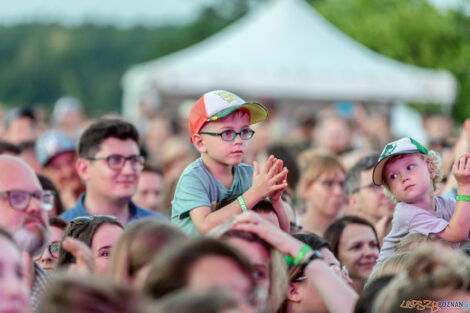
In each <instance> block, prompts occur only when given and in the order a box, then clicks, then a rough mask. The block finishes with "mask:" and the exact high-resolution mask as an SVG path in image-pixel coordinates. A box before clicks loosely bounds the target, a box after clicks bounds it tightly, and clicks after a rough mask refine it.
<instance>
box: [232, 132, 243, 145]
mask: <svg viewBox="0 0 470 313" xmlns="http://www.w3.org/2000/svg"><path fill="white" fill-rule="evenodd" d="M242 143H243V140H242V137H241V135H240V134H236V135H235V139H233V144H237V145H241V144H242Z"/></svg>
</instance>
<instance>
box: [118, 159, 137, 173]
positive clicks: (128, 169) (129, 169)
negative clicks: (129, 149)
mask: <svg viewBox="0 0 470 313" xmlns="http://www.w3.org/2000/svg"><path fill="white" fill-rule="evenodd" d="M135 172H136V170H134V169H133V168H132V164H131V161H130V160H125V161H124V165H123V166H122V168H121V173H122V174H127V175H132V174H134V173H135Z"/></svg>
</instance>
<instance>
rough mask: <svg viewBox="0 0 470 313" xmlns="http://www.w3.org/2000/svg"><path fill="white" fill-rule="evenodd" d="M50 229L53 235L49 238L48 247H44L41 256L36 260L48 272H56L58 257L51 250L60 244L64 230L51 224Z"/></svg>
mask: <svg viewBox="0 0 470 313" xmlns="http://www.w3.org/2000/svg"><path fill="white" fill-rule="evenodd" d="M49 229H50V232H51V237H50V238H49V242H48V245H47V248H46V249H44V252H43V253H42V255H41V257H40V258H39V259H38V260H36V262H38V263H39V265H41V267H42V268H43V269H44V270H45V271H46V272H54V270H55V269H56V266H57V260H58V259H57V254H56V255H55V256H54V255H52V254H51V250H54V248H55V247H57V246H60V242H61V240H62V236H63V235H64V230H63V229H62V228H59V227H56V226H50V227H49ZM49 247H51V248H49Z"/></svg>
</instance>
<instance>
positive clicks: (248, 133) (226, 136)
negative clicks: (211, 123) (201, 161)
mask: <svg viewBox="0 0 470 313" xmlns="http://www.w3.org/2000/svg"><path fill="white" fill-rule="evenodd" d="M199 133H200V134H204V135H210V136H220V138H222V140H223V141H233V140H235V138H236V137H237V135H239V136H240V138H241V139H242V140H250V139H251V138H252V137H253V135H254V134H255V131H254V130H253V129H251V128H244V129H242V130H240V131H239V132H236V131H234V130H233V129H227V130H224V131H223V132H220V133H211V132H199Z"/></svg>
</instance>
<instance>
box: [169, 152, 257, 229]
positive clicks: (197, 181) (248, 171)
mask: <svg viewBox="0 0 470 313" xmlns="http://www.w3.org/2000/svg"><path fill="white" fill-rule="evenodd" d="M233 169H234V178H233V183H232V186H231V187H230V189H227V188H225V187H224V186H223V185H222V184H221V183H220V182H219V181H218V180H216V179H215V178H214V176H212V174H211V173H209V171H208V170H207V168H206V167H205V166H204V164H203V163H202V159H201V158H199V159H197V160H196V161H194V162H192V163H191V164H189V165H188V166H187V167H186V168H185V169H184V171H183V173H182V174H181V177H180V179H179V180H178V184H177V185H176V190H175V196H174V198H173V201H172V202H171V204H172V207H171V222H172V223H174V224H175V225H176V226H178V227H179V228H181V229H182V230H183V231H184V232H185V233H187V234H188V235H192V236H198V235H199V232H198V231H197V230H196V227H194V224H193V221H192V220H191V217H190V216H189V211H191V210H192V209H194V208H197V207H201V206H208V207H212V203H213V202H217V203H220V202H221V201H222V200H223V199H225V198H227V197H230V196H232V195H236V194H240V193H243V192H245V191H247V190H248V189H249V188H250V187H251V184H252V180H253V167H252V166H251V165H248V164H243V163H240V164H238V165H235V166H234V167H233Z"/></svg>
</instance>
